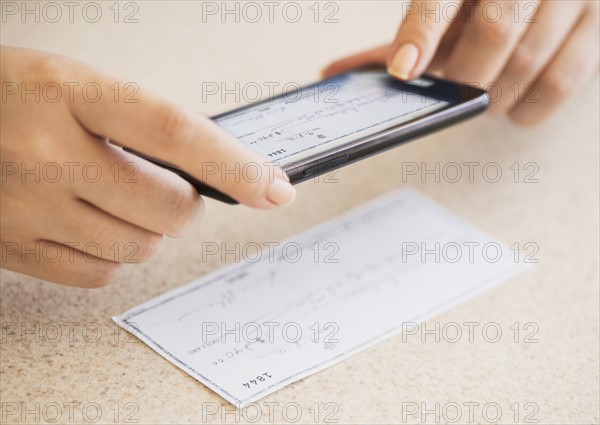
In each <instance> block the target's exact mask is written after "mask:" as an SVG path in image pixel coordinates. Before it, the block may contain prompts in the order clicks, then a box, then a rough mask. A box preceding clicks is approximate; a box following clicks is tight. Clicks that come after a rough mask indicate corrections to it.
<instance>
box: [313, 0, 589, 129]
mask: <svg viewBox="0 0 600 425" xmlns="http://www.w3.org/2000/svg"><path fill="white" fill-rule="evenodd" d="M404 12H405V16H404V19H403V23H402V25H401V26H400V29H399V31H398V34H397V36H396V40H395V41H394V43H393V44H392V45H390V46H384V47H380V48H376V49H373V50H369V51H367V52H363V53H360V54H358V55H355V56H351V57H349V58H346V59H343V60H341V61H338V62H335V63H333V64H331V65H330V66H329V67H327V69H325V71H324V75H325V76H330V75H333V74H337V73H340V72H344V71H347V70H349V69H353V68H357V67H361V66H364V65H367V64H387V68H388V72H389V73H390V74H392V75H394V76H395V77H397V78H399V79H402V80H410V79H413V78H416V77H418V76H419V75H421V74H422V73H423V72H425V71H429V72H435V73H438V74H439V75H441V76H443V77H444V78H448V79H450V80H455V81H459V82H466V83H470V84H473V85H478V86H480V87H485V88H487V89H488V90H489V92H490V97H491V102H492V107H491V108H490V109H491V111H492V112H495V113H507V114H508V115H509V117H510V118H511V119H512V120H513V121H514V122H515V123H517V124H520V125H534V124H537V123H539V122H541V121H543V120H544V119H546V118H548V117H549V116H550V115H551V114H552V113H554V112H555V111H557V110H558V108H559V106H561V105H562V104H563V103H564V102H565V101H566V100H567V98H568V97H569V96H572V95H573V94H575V93H576V92H577V90H578V89H580V88H581V87H582V86H583V85H584V84H585V83H586V82H587V81H588V80H589V79H590V78H591V77H592V76H593V75H594V74H595V73H596V72H597V71H598V63H599V59H598V55H599V50H600V47H599V40H600V34H599V6H598V2H597V1H595V0H587V1H586V0H584V1H578V0H568V1H561V0H539V1H532V0H527V1H508V0H507V1H504V0H502V1H494V0H480V1H477V2H473V1H470V0H465V1H453V2H447V1H437V0H425V1H414V2H413V3H412V4H410V5H407V6H406V7H405V10H404Z"/></svg>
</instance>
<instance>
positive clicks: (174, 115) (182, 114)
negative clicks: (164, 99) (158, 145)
mask: <svg viewBox="0 0 600 425" xmlns="http://www.w3.org/2000/svg"><path fill="white" fill-rule="evenodd" d="M154 122H155V123H157V124H156V125H157V126H158V134H159V141H162V142H164V143H167V144H168V143H170V142H172V141H173V140H174V139H175V140H178V141H180V140H182V139H185V138H186V136H187V134H188V133H189V132H190V131H191V129H192V128H193V120H192V117H191V115H190V114H189V113H187V112H186V111H184V110H182V109H180V108H177V107H173V106H170V105H161V106H160V107H158V108H157V110H156V116H155V117H154Z"/></svg>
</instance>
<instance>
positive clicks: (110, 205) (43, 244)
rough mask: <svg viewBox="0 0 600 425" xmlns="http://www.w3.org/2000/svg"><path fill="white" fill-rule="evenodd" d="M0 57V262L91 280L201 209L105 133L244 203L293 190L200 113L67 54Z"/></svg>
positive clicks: (9, 52) (134, 257) (280, 200)
mask: <svg viewBox="0 0 600 425" xmlns="http://www.w3.org/2000/svg"><path fill="white" fill-rule="evenodd" d="M1 56H2V76H1V78H2V109H1V117H2V123H1V161H2V185H1V192H0V197H1V203H2V209H1V229H0V230H1V243H2V252H1V255H2V267H5V268H8V269H11V270H14V271H17V272H21V273H25V274H28V275H32V276H35V277H39V278H42V279H45V280H49V281H54V282H59V283H63V284H67V285H73V286H81V287H98V286H102V285H105V284H107V283H109V282H110V281H112V280H113V279H114V277H115V273H116V271H117V270H118V269H119V267H120V265H121V264H123V263H137V262H143V261H145V260H147V259H148V258H149V257H150V256H151V255H152V254H153V253H154V252H155V251H156V249H157V247H158V245H159V243H160V242H161V240H162V236H163V235H169V236H180V235H183V234H184V233H185V232H186V231H187V230H188V229H189V228H190V226H191V225H192V224H193V223H194V222H195V221H196V220H197V219H198V218H199V217H200V215H201V214H202V210H203V201H202V199H201V197H200V196H199V195H198V194H197V193H196V191H195V190H194V189H193V188H192V186H191V185H190V184H189V183H187V182H186V181H184V180H183V179H181V178H179V177H178V176H176V175H175V174H173V173H171V172H169V171H167V170H165V169H162V168H160V167H158V166H156V165H153V164H151V163H150V162H147V161H145V160H143V159H140V158H139V157H137V156H134V155H131V154H129V153H127V152H125V151H123V150H122V149H120V148H118V147H116V146H114V145H113V144H111V143H109V142H108V140H110V141H111V142H114V143H115V144H118V145H121V146H128V147H131V148H132V149H134V150H137V151H139V152H141V153H144V154H146V155H148V156H151V157H155V158H159V159H162V160H164V161H166V162H169V163H172V164H175V165H177V166H179V167H180V168H182V169H184V170H186V171H187V172H189V173H190V174H192V175H194V176H195V177H196V178H198V179H200V180H202V181H204V182H206V183H207V184H209V185H210V186H213V187H214V188H216V189H218V190H220V191H221V192H224V193H226V194H228V195H229V196H231V197H233V198H235V199H236V200H238V201H239V202H241V203H242V204H245V205H248V206H250V207H254V208H262V209H270V208H274V207H276V206H278V205H284V204H287V203H290V202H292V200H293V198H294V189H293V188H292V186H291V185H290V184H289V183H288V182H287V181H286V180H285V179H286V177H285V176H284V174H283V172H282V171H281V170H280V169H278V168H274V167H271V166H268V165H267V164H265V160H264V159H262V158H261V157H259V156H258V155H257V154H255V153H253V152H252V151H250V150H249V149H247V148H246V147H244V146H243V145H242V144H241V143H240V142H238V141H237V140H236V139H234V138H233V137H232V136H230V135H229V134H227V133H226V132H225V131H223V130H222V129H220V128H219V127H218V126H217V125H216V124H214V123H213V122H212V121H211V120H209V119H207V118H205V117H203V116H197V115H193V114H190V113H188V112H187V111H185V110H182V109H180V108H178V107H176V106H174V105H171V104H170V103H168V102H166V101H164V100H162V99H159V98H157V97H154V96H152V95H150V94H148V93H145V92H142V91H137V87H136V86H135V85H134V84H128V83H124V82H121V81H119V80H117V79H111V78H110V77H108V76H106V75H103V74H101V73H99V72H97V71H95V70H93V69H91V68H89V67H87V66H85V65H83V64H81V63H78V62H76V61H73V60H70V59H68V58H64V57H60V56H55V55H50V54H46V53H43V52H39V51H34V50H28V49H16V48H9V47H2V55H1ZM249 164H250V165H251V166H250V167H248V165H249ZM250 169H252V171H253V172H252V173H250V172H249V171H248V173H249V175H251V177H249V178H245V177H246V176H245V175H244V174H243V173H242V171H243V170H246V171H247V170H250ZM232 170H234V171H232ZM235 170H237V171H235Z"/></svg>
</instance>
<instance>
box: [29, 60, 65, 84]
mask: <svg viewBox="0 0 600 425" xmlns="http://www.w3.org/2000/svg"><path fill="white" fill-rule="evenodd" d="M68 68H69V64H68V63H67V60H66V59H64V58H62V57H60V56H54V55H49V56H45V57H44V58H43V59H41V60H40V61H39V63H38V65H37V66H36V67H35V73H36V77H35V78H36V80H37V81H39V82H40V83H42V84H47V83H62V82H64V81H67V80H68V78H67V76H66V70H67V69H68Z"/></svg>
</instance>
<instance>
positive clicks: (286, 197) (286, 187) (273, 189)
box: [267, 177, 296, 206]
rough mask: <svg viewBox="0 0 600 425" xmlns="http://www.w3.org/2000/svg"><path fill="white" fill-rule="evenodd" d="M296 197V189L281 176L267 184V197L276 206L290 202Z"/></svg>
mask: <svg viewBox="0 0 600 425" xmlns="http://www.w3.org/2000/svg"><path fill="white" fill-rule="evenodd" d="M294 198H296V189H294V187H293V186H292V185H291V184H289V183H288V182H287V181H285V180H284V179H283V178H280V177H277V178H275V180H273V183H271V186H269V191H268V192H267V199H268V200H269V201H270V202H271V203H273V204H275V205H278V206H283V205H288V204H291V203H292V202H293V201H294Z"/></svg>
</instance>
